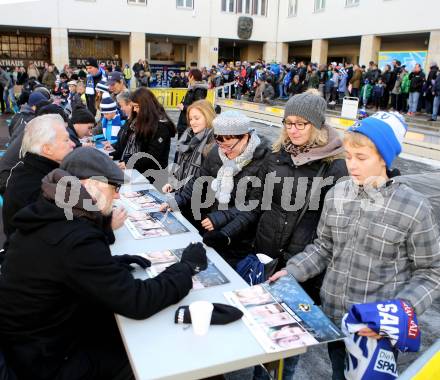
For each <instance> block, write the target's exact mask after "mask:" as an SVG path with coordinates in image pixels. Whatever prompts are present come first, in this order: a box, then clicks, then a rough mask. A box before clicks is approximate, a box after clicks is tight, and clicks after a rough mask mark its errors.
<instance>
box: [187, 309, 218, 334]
mask: <svg viewBox="0 0 440 380" xmlns="http://www.w3.org/2000/svg"><path fill="white" fill-rule="evenodd" d="M213 309H214V306H213V305H212V303H211V302H208V301H195V302H193V303H191V304H190V305H189V312H190V314H191V323H192V327H193V331H194V334H196V335H206V333H207V332H208V329H209V325H210V324H211V316H212V310H213Z"/></svg>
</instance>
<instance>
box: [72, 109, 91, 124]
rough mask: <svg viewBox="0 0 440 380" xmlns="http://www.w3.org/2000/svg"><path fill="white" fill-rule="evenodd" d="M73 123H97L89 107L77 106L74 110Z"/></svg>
mask: <svg viewBox="0 0 440 380" xmlns="http://www.w3.org/2000/svg"><path fill="white" fill-rule="evenodd" d="M70 120H71V121H72V124H90V123H93V124H95V117H94V116H93V114H92V113H91V112H90V111H89V110H88V109H87V108H77V109H76V110H74V111H73V114H72V118H71V119H70Z"/></svg>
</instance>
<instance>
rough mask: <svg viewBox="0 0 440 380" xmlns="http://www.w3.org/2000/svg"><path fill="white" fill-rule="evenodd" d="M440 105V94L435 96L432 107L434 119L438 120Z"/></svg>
mask: <svg viewBox="0 0 440 380" xmlns="http://www.w3.org/2000/svg"><path fill="white" fill-rule="evenodd" d="M439 107H440V95H437V96H436V97H434V105H433V107H432V117H431V119H432V120H437V115H438V108H439Z"/></svg>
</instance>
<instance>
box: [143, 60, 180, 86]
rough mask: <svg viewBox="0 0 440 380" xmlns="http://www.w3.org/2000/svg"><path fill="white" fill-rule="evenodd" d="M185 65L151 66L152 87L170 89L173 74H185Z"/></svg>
mask: <svg viewBox="0 0 440 380" xmlns="http://www.w3.org/2000/svg"><path fill="white" fill-rule="evenodd" d="M185 70H186V67H185V65H157V64H154V65H153V64H151V65H150V71H151V77H152V78H153V80H152V81H151V83H150V87H170V80H171V78H172V77H173V74H176V75H180V73H181V72H182V71H183V72H185Z"/></svg>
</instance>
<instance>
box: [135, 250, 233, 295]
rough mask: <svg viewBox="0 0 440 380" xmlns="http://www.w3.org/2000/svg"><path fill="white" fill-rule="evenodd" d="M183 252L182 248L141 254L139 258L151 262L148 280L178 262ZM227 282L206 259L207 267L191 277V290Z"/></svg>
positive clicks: (148, 269)
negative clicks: (141, 257)
mask: <svg viewBox="0 0 440 380" xmlns="http://www.w3.org/2000/svg"><path fill="white" fill-rule="evenodd" d="M183 250H184V248H179V249H169V250H163V251H151V252H146V253H141V254H140V256H143V257H145V258H146V259H148V260H150V261H151V267H149V268H147V269H146V271H147V274H148V276H149V277H150V278H153V277H156V276H157V275H158V274H159V273H161V272H163V271H164V270H165V269H166V268H168V267H169V266H170V265H173V264H175V263H177V262H179V261H180V259H181V257H182V253H183ZM228 282H229V280H228V279H227V277H226V276H225V275H224V274H223V273H222V272H220V270H219V269H218V268H217V266H216V265H215V264H214V263H213V262H212V261H211V260H209V259H208V267H207V268H206V269H205V270H204V271H202V272H200V273H198V274H197V275H195V276H194V277H193V289H204V288H209V287H211V286H218V285H223V284H227V283H228Z"/></svg>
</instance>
